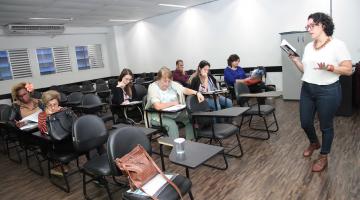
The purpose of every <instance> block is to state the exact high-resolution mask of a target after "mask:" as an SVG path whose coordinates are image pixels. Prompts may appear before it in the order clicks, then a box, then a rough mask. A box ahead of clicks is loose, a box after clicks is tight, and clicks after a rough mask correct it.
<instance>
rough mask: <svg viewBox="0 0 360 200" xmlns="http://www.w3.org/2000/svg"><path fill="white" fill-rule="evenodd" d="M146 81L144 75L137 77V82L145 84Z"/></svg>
mask: <svg viewBox="0 0 360 200" xmlns="http://www.w3.org/2000/svg"><path fill="white" fill-rule="evenodd" d="M144 82H145V78H143V77H138V78H136V79H135V83H136V84H143V83H144Z"/></svg>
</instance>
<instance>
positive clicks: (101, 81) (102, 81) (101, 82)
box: [95, 78, 106, 85]
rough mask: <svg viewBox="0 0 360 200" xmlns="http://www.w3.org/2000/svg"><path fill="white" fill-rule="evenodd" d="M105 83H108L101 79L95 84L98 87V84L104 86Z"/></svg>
mask: <svg viewBox="0 0 360 200" xmlns="http://www.w3.org/2000/svg"><path fill="white" fill-rule="evenodd" d="M104 83H106V82H105V80H104V79H101V78H100V79H97V80H96V81H95V84H96V85H98V84H104Z"/></svg>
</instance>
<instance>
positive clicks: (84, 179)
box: [83, 171, 90, 199]
mask: <svg viewBox="0 0 360 200" xmlns="http://www.w3.org/2000/svg"><path fill="white" fill-rule="evenodd" d="M86 184H87V182H86V173H85V172H84V171H83V194H84V198H85V199H90V198H89V197H88V196H87V193H86Z"/></svg>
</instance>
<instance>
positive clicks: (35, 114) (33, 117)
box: [20, 110, 42, 123]
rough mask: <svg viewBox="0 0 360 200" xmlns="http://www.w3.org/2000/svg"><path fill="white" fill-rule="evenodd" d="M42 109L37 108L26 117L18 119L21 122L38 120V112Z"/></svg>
mask: <svg viewBox="0 0 360 200" xmlns="http://www.w3.org/2000/svg"><path fill="white" fill-rule="evenodd" d="M41 112H42V110H38V111H37V112H35V113H33V114H31V115H29V116H27V117H24V118H22V119H21V120H20V121H21V122H36V123H37V122H38V116H39V113H41Z"/></svg>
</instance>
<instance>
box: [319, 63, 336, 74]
mask: <svg viewBox="0 0 360 200" xmlns="http://www.w3.org/2000/svg"><path fill="white" fill-rule="evenodd" d="M334 68H335V67H334V65H330V64H325V63H324V62H321V63H318V67H315V68H314V69H319V70H326V71H330V72H333V71H334Z"/></svg>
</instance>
